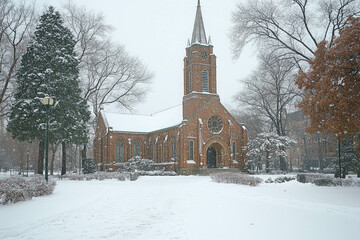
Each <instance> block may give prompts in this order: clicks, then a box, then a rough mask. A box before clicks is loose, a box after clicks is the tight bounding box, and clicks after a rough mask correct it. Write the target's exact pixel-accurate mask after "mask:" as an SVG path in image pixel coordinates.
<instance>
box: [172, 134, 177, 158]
mask: <svg viewBox="0 0 360 240" xmlns="http://www.w3.org/2000/svg"><path fill="white" fill-rule="evenodd" d="M175 157H176V139H175V137H173V138H171V158H173V159H175Z"/></svg>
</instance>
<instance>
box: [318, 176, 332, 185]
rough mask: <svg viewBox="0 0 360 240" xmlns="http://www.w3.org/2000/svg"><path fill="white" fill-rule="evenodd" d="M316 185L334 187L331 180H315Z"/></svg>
mask: <svg viewBox="0 0 360 240" xmlns="http://www.w3.org/2000/svg"><path fill="white" fill-rule="evenodd" d="M314 184H315V185H316V186H333V180H332V179H330V178H320V179H315V180H314Z"/></svg>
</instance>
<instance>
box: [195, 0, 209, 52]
mask: <svg viewBox="0 0 360 240" xmlns="http://www.w3.org/2000/svg"><path fill="white" fill-rule="evenodd" d="M194 43H199V44H206V45H207V44H208V43H207V41H206V34H205V27H204V21H203V18H202V13H201V6H200V0H198V6H197V10H196V17H195V23H194V30H193V34H192V38H191V45H192V44H194Z"/></svg>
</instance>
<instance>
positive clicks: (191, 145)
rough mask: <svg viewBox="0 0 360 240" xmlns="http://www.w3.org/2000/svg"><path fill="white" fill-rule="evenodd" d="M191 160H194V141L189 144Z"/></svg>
mask: <svg viewBox="0 0 360 240" xmlns="http://www.w3.org/2000/svg"><path fill="white" fill-rule="evenodd" d="M189 160H194V141H190V144H189Z"/></svg>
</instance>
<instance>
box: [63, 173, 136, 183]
mask: <svg viewBox="0 0 360 240" xmlns="http://www.w3.org/2000/svg"><path fill="white" fill-rule="evenodd" d="M62 178H66V179H68V180H76V181H83V180H86V181H91V180H100V181H101V180H106V179H118V180H119V181H125V180H128V179H130V174H129V173H122V172H96V173H92V174H65V175H63V176H62Z"/></svg>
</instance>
